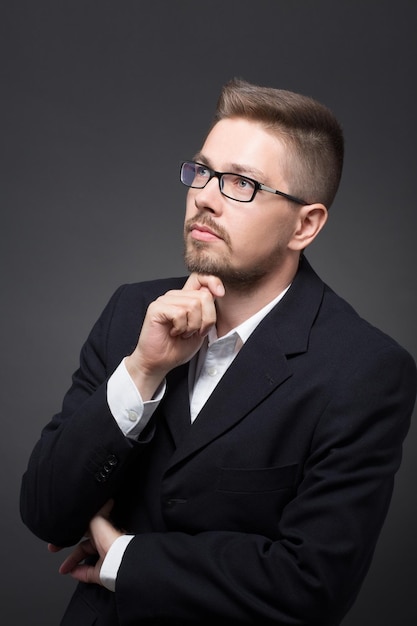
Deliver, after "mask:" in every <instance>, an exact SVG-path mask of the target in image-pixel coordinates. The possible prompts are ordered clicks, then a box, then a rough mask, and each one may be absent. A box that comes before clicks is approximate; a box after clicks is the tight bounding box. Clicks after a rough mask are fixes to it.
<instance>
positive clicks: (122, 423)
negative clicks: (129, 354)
mask: <svg viewBox="0 0 417 626" xmlns="http://www.w3.org/2000/svg"><path fill="white" fill-rule="evenodd" d="M124 361H125V360H124V359H123V361H122V362H121V363H120V365H119V366H118V367H117V368H116V369H115V371H114V372H113V374H112V375H111V376H110V378H109V380H108V382H107V403H108V405H109V408H110V411H111V413H112V415H113V417H114V419H115V420H116V422H117V424H118V425H119V428H120V429H121V430H122V432H123V433H124V434H125V435H126V436H127V437H131V438H133V439H136V438H137V437H138V436H139V435H140V433H141V432H142V430H143V429H144V428H145V426H146V424H147V423H148V422H149V420H150V418H151V417H152V415H153V413H154V411H155V410H156V408H157V407H158V405H159V403H160V401H161V400H162V397H163V395H164V393H165V387H166V385H165V382H164V383H162V384H161V385H160V387H159V388H158V389H157V391H156V393H155V396H154V398H152V400H149V401H148V402H143V400H142V397H141V395H140V393H139V391H138V388H137V387H136V385H135V383H134V382H133V380H132V378H131V377H130V375H129V372H128V371H127V369H126V366H125V362H124Z"/></svg>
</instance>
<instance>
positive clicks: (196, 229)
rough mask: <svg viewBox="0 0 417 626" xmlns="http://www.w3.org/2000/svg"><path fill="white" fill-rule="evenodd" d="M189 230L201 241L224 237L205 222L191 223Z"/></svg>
mask: <svg viewBox="0 0 417 626" xmlns="http://www.w3.org/2000/svg"><path fill="white" fill-rule="evenodd" d="M188 232H190V233H191V236H192V237H193V238H194V239H198V240H199V241H215V240H218V239H222V237H221V235H220V234H219V233H217V232H216V231H215V230H213V229H212V228H209V227H208V226H205V225H204V224H197V223H194V224H191V225H190V226H189V228H188Z"/></svg>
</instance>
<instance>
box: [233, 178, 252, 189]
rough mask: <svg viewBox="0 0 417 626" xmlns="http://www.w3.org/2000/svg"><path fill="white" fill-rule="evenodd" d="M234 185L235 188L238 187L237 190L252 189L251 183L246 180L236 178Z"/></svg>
mask: <svg viewBox="0 0 417 626" xmlns="http://www.w3.org/2000/svg"><path fill="white" fill-rule="evenodd" d="M236 185H237V187H239V189H242V190H243V189H248V188H251V187H252V183H251V182H250V181H249V180H246V178H238V179H237V180H236Z"/></svg>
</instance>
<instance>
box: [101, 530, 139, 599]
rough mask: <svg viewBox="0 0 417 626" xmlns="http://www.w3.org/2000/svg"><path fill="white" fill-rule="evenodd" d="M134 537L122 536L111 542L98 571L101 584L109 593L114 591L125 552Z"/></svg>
mask: <svg viewBox="0 0 417 626" xmlns="http://www.w3.org/2000/svg"><path fill="white" fill-rule="evenodd" d="M133 537H134V535H122V536H121V537H118V538H117V539H116V540H115V541H113V543H112V545H111V546H110V549H109V551H108V552H107V554H106V556H105V559H104V561H103V563H102V565H101V569H100V581H101V584H102V585H104V587H106V589H108V590H109V591H115V590H116V578H117V573H118V571H119V567H120V563H121V562H122V558H123V555H124V553H125V550H126V548H127V546H128V545H129V543H130V542H131V540H132V539H133Z"/></svg>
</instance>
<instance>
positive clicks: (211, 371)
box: [207, 367, 217, 376]
mask: <svg viewBox="0 0 417 626" xmlns="http://www.w3.org/2000/svg"><path fill="white" fill-rule="evenodd" d="M207 374H208V375H209V376H216V375H217V368H215V367H208V368H207Z"/></svg>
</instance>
